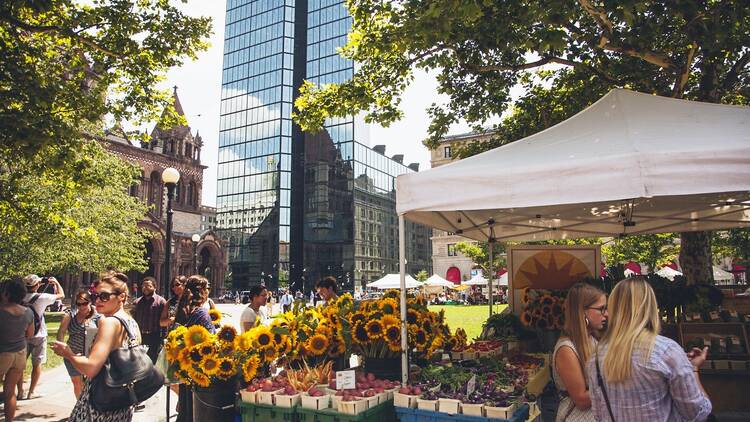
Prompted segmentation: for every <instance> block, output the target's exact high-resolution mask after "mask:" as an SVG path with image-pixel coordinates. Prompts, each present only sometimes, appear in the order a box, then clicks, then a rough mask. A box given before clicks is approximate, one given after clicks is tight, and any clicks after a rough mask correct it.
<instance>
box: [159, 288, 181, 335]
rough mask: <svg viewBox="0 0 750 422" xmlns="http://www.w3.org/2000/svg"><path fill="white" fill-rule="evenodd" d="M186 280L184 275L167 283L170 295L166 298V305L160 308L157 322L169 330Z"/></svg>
mask: <svg viewBox="0 0 750 422" xmlns="http://www.w3.org/2000/svg"><path fill="white" fill-rule="evenodd" d="M186 282H187V277H185V276H184V275H181V276H178V277H175V278H173V279H172V283H171V284H170V285H169V290H171V291H172V297H170V298H169V300H167V306H165V307H164V308H162V310H161V318H160V319H159V324H160V325H161V326H162V327H164V328H167V329H169V330H171V329H172V328H174V323H175V317H176V316H177V307H178V306H179V303H180V297H182V293H183V292H184V291H185V283H186Z"/></svg>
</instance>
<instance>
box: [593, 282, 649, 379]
mask: <svg viewBox="0 0 750 422" xmlns="http://www.w3.org/2000/svg"><path fill="white" fill-rule="evenodd" d="M607 307H608V308H609V313H610V318H609V328H608V329H607V333H606V334H605V335H604V338H602V343H606V344H607V345H608V348H607V353H606V355H605V356H604V365H603V372H604V376H605V377H606V378H607V382H611V383H617V382H624V381H627V380H629V379H630V376H631V371H632V363H631V361H632V356H633V352H634V350H635V349H636V348H638V349H639V350H640V351H641V352H642V353H643V358H644V359H646V360H647V359H648V358H649V357H650V356H651V352H652V351H653V348H654V342H655V341H656V336H657V335H658V334H659V332H660V331H661V320H660V319H659V307H658V306H657V304H656V295H655V294H654V290H653V289H652V288H651V286H650V285H649V284H648V283H647V282H646V279H644V278H643V277H633V278H628V279H625V280H622V281H620V282H619V283H617V286H615V288H614V290H612V294H611V295H610V296H609V303H608V305H607Z"/></svg>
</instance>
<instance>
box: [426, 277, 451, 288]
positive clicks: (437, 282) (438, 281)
mask: <svg viewBox="0 0 750 422" xmlns="http://www.w3.org/2000/svg"><path fill="white" fill-rule="evenodd" d="M424 284H425V286H438V287H450V288H453V287H456V283H453V282H451V281H448V280H446V279H444V278H443V277H440V276H439V275H437V274H433V275H431V276H430V278H428V279H427V281H425V282H424Z"/></svg>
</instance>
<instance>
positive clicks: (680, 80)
mask: <svg viewBox="0 0 750 422" xmlns="http://www.w3.org/2000/svg"><path fill="white" fill-rule="evenodd" d="M696 51H698V44H697V43H691V44H690V49H689V50H688V52H687V57H685V66H684V67H683V68H682V71H681V72H680V74H679V75H677V80H676V81H675V83H674V88H672V97H673V98H682V95H683V94H684V93H685V85H687V83H688V79H690V69H691V68H692V67H693V59H694V58H695V52H696Z"/></svg>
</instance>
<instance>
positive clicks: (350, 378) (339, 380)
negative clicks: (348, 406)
mask: <svg viewBox="0 0 750 422" xmlns="http://www.w3.org/2000/svg"><path fill="white" fill-rule="evenodd" d="M355 388H357V381H356V377H355V375H354V371H337V372H336V389H337V390H353V389H355Z"/></svg>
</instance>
